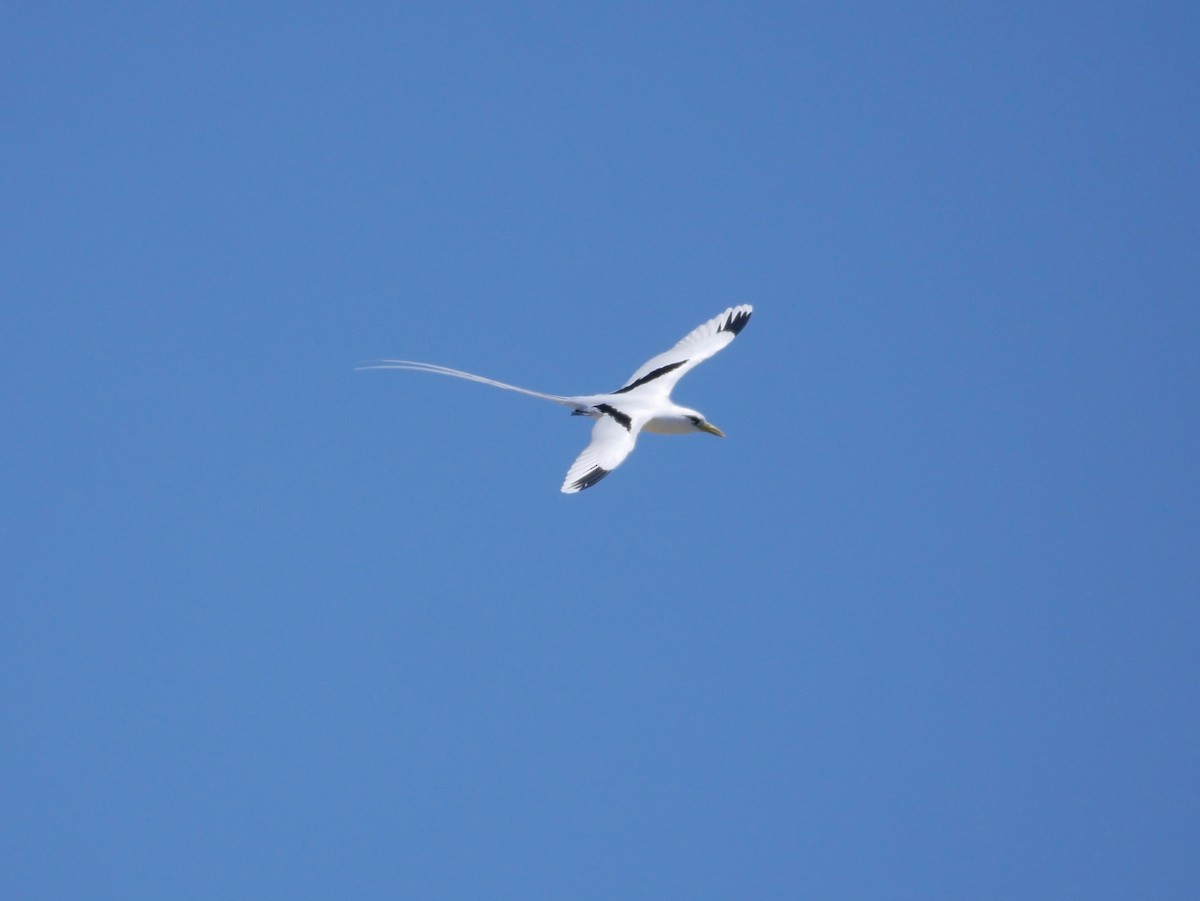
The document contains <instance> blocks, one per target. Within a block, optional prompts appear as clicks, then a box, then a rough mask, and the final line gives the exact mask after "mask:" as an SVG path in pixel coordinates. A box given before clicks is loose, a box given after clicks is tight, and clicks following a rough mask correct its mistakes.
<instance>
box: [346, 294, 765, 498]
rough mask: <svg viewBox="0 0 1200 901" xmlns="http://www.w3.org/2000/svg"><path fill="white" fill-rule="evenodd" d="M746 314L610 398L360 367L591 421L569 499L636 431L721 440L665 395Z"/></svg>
mask: <svg viewBox="0 0 1200 901" xmlns="http://www.w3.org/2000/svg"><path fill="white" fill-rule="evenodd" d="M752 312H753V307H751V306H750V305H749V304H743V305H742V306H739V307H731V308H729V309H728V310H726V311H725V312H724V313H721V314H720V315H719V316H716V317H714V318H712V319H710V320H709V321H708V322H706V323H704V324H703V325H700V326H698V327H697V328H695V329H693V330H692V331H691V332H689V333H688V334H687V335H686V336H685V337H684V338H683V340H681V341H680V342H679V343H678V344H676V345H675V346H674V347H672V348H671V349H670V350H668V351H664V352H663V353H661V354H658V355H657V356H655V357H651V358H650V359H649V360H647V361H646V362H645V363H643V364H642V365H641V366H640V367H639V368H638V370H637V371H636V372H634V374H633V375H631V376H630V377H629V379H628V380H627V381H626V382H625V384H624V385H623V386H622V387H620V388H618V389H617V390H616V391H613V392H612V393H610V394H583V395H575V396H569V395H561V394H544V393H543V392H541V391H531V390H529V389H528V388H518V387H517V386H516V385H509V384H506V383H505V382H498V381H496V380H495V379H489V378H485V377H484V376H481V375H475V374H474V373H471V372H463V371H462V370H460V369H450V368H449V367H446V366H438V365H435V364H433V363H418V362H415V361H412V360H380V361H379V362H378V363H374V364H371V365H367V366H362V367H360V368H362V369H408V370H413V371H416V372H432V373H435V374H438V375H449V376H454V377H455V378H460V379H466V380H468V381H472V382H480V383H482V384H484V385H492V386H493V387H496V388H503V389H505V390H506V391H517V392H519V393H521V394H527V395H529V396H531V397H540V398H542V399H543V400H549V401H553V402H554V403H556V404H562V405H563V406H565V407H570V408H571V412H572V415H575V416H590V417H591V418H593V419H595V420H596V424H595V425H594V426H593V427H592V441H591V443H590V444H589V445H588V446H587V447H585V448H584V449H583V452H582V453H581V454H580V455H579V457H578V458H576V460H575V462H574V464H573V465H572V466H571V468H570V470H569V471H568V472H567V477H566V479H565V480H564V481H563V485H562V490H563V492H565V493H567V494H574V493H575V492H577V491H582V490H583V489H584V488H590V487H591V486H592V485H595V484H596V483H597V482H598V481H600V480H601V479H602V478H604V477H605V476H606V475H608V474H609V473H610V472H612V471H613V470H614V469H616V468H617V467H618V466H620V465H621V463H622V462H623V461H624V459H625V458H626V457H628V456H629V454H630V452H632V451H633V448H634V445H635V444H636V443H637V436H638V435H639V434H640V433H641V432H654V433H656V434H659V435H685V434H691V433H694V432H707V433H708V434H710V435H719V436H721V437H724V435H723V433H722V432H721V430H720V429H718V428H717V427H716V426H714V425H712V424H711V423H709V422H708V421H707V420H706V419H705V418H704V417H703V416H702V415H701V414H700V413H699V412H697V411H696V410H692V409H689V408H688V407H681V406H680V405H679V404H677V403H675V402H674V401H672V400H671V390H672V389H673V388H674V387H675V384H676V383H677V382H678V381H679V380H680V379H681V378H682V377H683V376H684V375H685V374H686V373H687V372H688V371H689V370H691V369H692V368H693V367H695V366H696V365H698V364H699V363H701V362H703V361H704V360H707V359H708V358H709V357H711V356H712V355H713V354H715V353H716V352H717V351H719V350H721V348H723V347H725V346H726V345H727V344H729V342H731V341H732V340H733V339H734V337H736V336H737V334H738V333H739V332H740V331H741V330H742V329H743V328H744V327H745V325H746V323H747V322H749V321H750V314H751V313H752Z"/></svg>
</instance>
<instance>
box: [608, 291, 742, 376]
mask: <svg viewBox="0 0 1200 901" xmlns="http://www.w3.org/2000/svg"><path fill="white" fill-rule="evenodd" d="M753 312H754V308H753V307H752V306H750V304H742V305H741V306H740V307H730V308H729V309H728V310H726V311H725V312H724V313H721V314H720V315H719V316H714V317H713V318H712V319H710V320H708V322H706V323H704V324H703V325H701V326H697V327H696V328H694V329H692V331H690V332H688V334H687V335H686V336H685V337H684V338H683V339H682V340H681V341H680V342H679V343H678V344H676V345H675V346H674V347H672V348H671V349H670V350H668V351H664V352H663V353H660V354H659V355H658V356H655V357H651V358H650V359H649V360H647V361H646V362H645V363H643V364H642V365H641V366H640V367H639V368H638V370H637V372H635V373H634V374H633V375H631V376H630V377H629V379H628V380H627V381H626V382H625V384H624V385H622V386H621V387H620V388H618V389H617V390H616V391H614V392H613V393H614V394H627V393H629V392H631V391H638V392H643V393H647V394H649V393H654V394H659V395H661V396H663V397H666V396H667V395H669V394H670V393H671V389H672V388H674V387H675V383H676V382H678V381H679V380H680V379H681V378H683V377H684V375H686V374H687V373H688V372H689V371H690V370H691V369H693V368H694V367H695V366H697V365H699V364H700V363H702V362H704V361H705V360H707V359H708V358H709V357H711V356H712V355H713V354H715V353H716V352H717V351H719V350H720V349H721V348H723V347H724V346H725V345H727V344H728V343H729V342H730V341H732V340H733V339H734V338H735V337H736V336H737V334H738V332H740V331H741V330H742V329H744V328H745V327H746V323H747V322H749V321H750V314H751V313H753Z"/></svg>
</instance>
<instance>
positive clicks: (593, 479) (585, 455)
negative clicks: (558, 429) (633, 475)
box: [562, 411, 644, 494]
mask: <svg viewBox="0 0 1200 901" xmlns="http://www.w3.org/2000/svg"><path fill="white" fill-rule="evenodd" d="M614 414H615V415H614ZM614 414H610V413H604V414H603V415H602V416H601V417H600V418H599V419H598V420H596V424H595V425H594V426H592V443H591V444H589V445H588V446H587V447H585V448H584V449H583V452H582V453H581V454H580V455H579V456H578V457H576V458H575V462H574V463H572V464H571V468H570V470H569V471H568V472H567V477H566V479H564V480H563V483H562V492H563V494H574V493H575V492H577V491H582V490H583V489H584V488H591V487H592V486H593V485H595V484H596V483H597V482H599V481H600V480H601V479H602V478H604V477H605V476H606V475H608V474H609V473H610V472H612V471H613V470H614V469H616V468H617V467H618V466H620V465H621V463H622V462H624V460H625V458H626V457H628V456H629V454H630V452H632V451H633V446H634V445H635V444H636V443H637V436H638V432H639V431H641V428H642V425H644V422H639V421H637V420H630V418H629V417H628V416H625V415H624V414H623V413H617V412H616V411H614Z"/></svg>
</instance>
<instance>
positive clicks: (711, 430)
mask: <svg viewBox="0 0 1200 901" xmlns="http://www.w3.org/2000/svg"><path fill="white" fill-rule="evenodd" d="M688 421H689V422H691V424H692V425H694V426H695V427H696V430H697V431H699V432H708V434H710V435H716V436H717V437H718V438H724V437H725V433H724V432H722V431H721V430H720V429H718V428H717V427H716V426H715V425H713V424H712V423H711V422H709V421H708V420H707V419H705V418H704V417H703V416H701V415H700V414H699V413H697V414H695V415H693V416H688Z"/></svg>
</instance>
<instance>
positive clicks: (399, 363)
mask: <svg viewBox="0 0 1200 901" xmlns="http://www.w3.org/2000/svg"><path fill="white" fill-rule="evenodd" d="M354 368H355V369H407V370H409V371H410V372H432V373H433V374H435V375H449V376H453V377H454V378H456V379H466V380H467V381H468V382H479V383H480V384H481V385H491V386H492V387H493V388H503V389H504V390H505V391H516V392H517V393H518V394H528V395H529V396H530V397H540V398H541V399H542V400H549V401H553V402H554V403H556V404H562V405H563V406H565V407H575V408H578V407H579V403H578V402H577V401H576V400H575V399H574V398H570V397H563V396H562V395H560V394H545V393H543V392H541V391H530V390H529V389H528V388H518V387H517V386H516V385H510V384H508V383H507V382H498V381H496V380H495V379H489V378H485V377H484V376H482V375H475V373H473V372H463V371H462V370H461V369H451V368H450V367H449V366H438V365H437V364H435V363H418V362H416V361H415V360H375V361H374V362H371V363H364V364H362V365H360V366H356V367H354Z"/></svg>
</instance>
